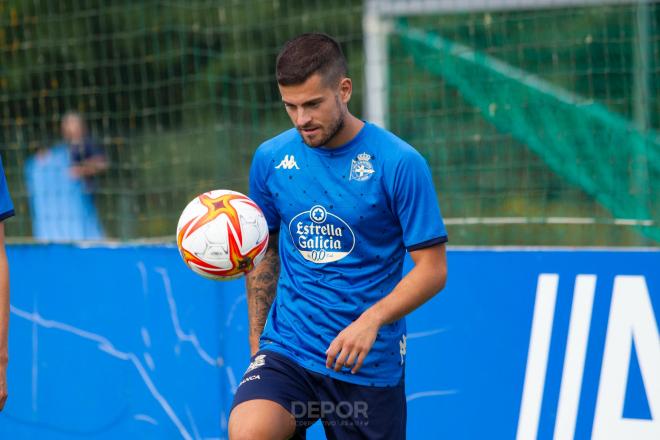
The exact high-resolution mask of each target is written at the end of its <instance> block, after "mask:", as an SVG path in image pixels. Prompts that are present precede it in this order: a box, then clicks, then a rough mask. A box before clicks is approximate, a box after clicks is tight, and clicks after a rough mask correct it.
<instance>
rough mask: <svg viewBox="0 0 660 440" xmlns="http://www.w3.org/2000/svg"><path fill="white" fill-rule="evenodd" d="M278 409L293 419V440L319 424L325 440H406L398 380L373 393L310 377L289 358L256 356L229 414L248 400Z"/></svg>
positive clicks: (319, 376)
mask: <svg viewBox="0 0 660 440" xmlns="http://www.w3.org/2000/svg"><path fill="white" fill-rule="evenodd" d="M254 399H266V400H271V401H273V402H276V403H279V404H280V405H281V406H282V407H283V408H284V409H286V410H287V411H289V412H290V413H291V414H293V416H294V417H295V418H296V433H295V435H294V436H293V437H292V438H293V439H304V438H305V432H306V431H307V428H309V427H310V426H311V425H312V424H313V423H315V422H316V421H318V420H321V422H322V423H323V427H324V429H325V434H326V436H327V438H328V439H330V440H334V439H339V440H344V439H369V440H375V439H387V440H399V439H405V438H406V393H405V387H404V380H403V377H402V378H401V382H400V383H399V384H398V385H396V386H393V387H372V386H364V385H356V384H353V383H349V382H345V381H341V380H337V379H334V378H332V377H329V376H324V375H322V374H318V373H315V372H312V371H309V370H307V369H305V368H303V367H301V366H300V365H298V364H297V363H295V362H294V361H293V360H291V359H289V358H288V357H286V356H284V355H281V354H279V353H275V352H272V351H268V350H261V351H259V352H258V353H257V354H256V355H254V356H253V357H252V359H250V367H249V368H248V370H247V371H246V372H245V375H244V376H243V378H242V379H241V383H240V385H239V386H238V390H237V391H236V395H235V396H234V403H233V404H232V409H233V408H234V407H235V406H236V405H238V404H240V403H242V402H246V401H248V400H254Z"/></svg>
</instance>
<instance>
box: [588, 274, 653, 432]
mask: <svg viewBox="0 0 660 440" xmlns="http://www.w3.org/2000/svg"><path fill="white" fill-rule="evenodd" d="M613 290H614V292H613V294H612V305H611V307H610V317H609V323H608V326H607V336H606V338H605V352H604V354H603V366H602V368H601V373H600V384H599V386H598V399H597V401H596V414H595V416H594V426H593V434H592V438H593V439H595V440H607V439H621V438H626V439H628V438H629V439H635V440H657V439H660V335H659V334H658V323H657V322H656V320H655V317H654V316H653V306H652V304H651V299H650V297H649V291H648V288H647V286H646V282H645V280H644V277H641V276H618V277H616V279H615V280H614V289H613ZM633 342H634V347H635V348H636V350H637V359H638V361H639V369H640V371H641V374H642V379H643V382H644V389H645V391H646V398H647V401H648V404H649V409H650V410H651V417H652V420H640V419H629V418H624V417H623V405H624V403H625V399H626V385H627V383H626V382H627V380H628V368H629V366H630V355H631V351H632V348H633Z"/></svg>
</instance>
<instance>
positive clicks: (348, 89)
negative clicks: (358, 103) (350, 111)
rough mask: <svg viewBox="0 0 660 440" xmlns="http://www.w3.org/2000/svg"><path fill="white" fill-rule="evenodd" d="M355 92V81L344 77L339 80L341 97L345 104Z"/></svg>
mask: <svg viewBox="0 0 660 440" xmlns="http://www.w3.org/2000/svg"><path fill="white" fill-rule="evenodd" d="M352 93H353V81H351V79H350V78H342V80H341V81H339V97H340V98H341V101H342V102H343V103H344V104H348V101H350V100H351V94H352Z"/></svg>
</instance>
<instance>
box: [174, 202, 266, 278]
mask: <svg viewBox="0 0 660 440" xmlns="http://www.w3.org/2000/svg"><path fill="white" fill-rule="evenodd" d="M176 237H177V238H176V242H177V246H178V247H179V252H180V253H181V256H182V257H183V261H184V262H185V263H186V264H187V265H188V267H190V269H192V270H193V271H194V272H195V273H197V274H199V275H201V276H203V277H205V278H210V279H213V280H231V279H235V278H239V277H241V276H243V275H244V274H246V273H248V272H250V271H251V270H252V269H254V267H255V266H256V265H257V264H259V262H260V261H261V260H262V259H263V257H264V254H265V253H266V248H267V247H268V224H267V223H266V218H265V217H264V214H263V213H262V212H261V209H259V207H258V206H257V204H256V203H254V202H253V201H252V199H250V198H249V197H247V196H246V195H244V194H241V193H239V192H236V191H230V190H224V189H219V190H215V191H209V192H206V193H204V194H200V195H199V196H197V197H195V198H194V199H193V200H192V201H191V202H190V203H188V205H187V206H186V207H185V209H184V210H183V212H182V213H181V217H180V218H179V224H178V226H177V230H176Z"/></svg>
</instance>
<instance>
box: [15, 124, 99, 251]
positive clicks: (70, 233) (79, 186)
mask: <svg viewBox="0 0 660 440" xmlns="http://www.w3.org/2000/svg"><path fill="white" fill-rule="evenodd" d="M61 128H62V142H60V143H58V144H56V145H54V146H52V147H51V148H49V149H47V150H43V151H40V152H38V153H37V154H36V155H34V156H33V157H31V158H30V159H28V160H27V161H26V164H25V176H26V186H27V189H28V194H29V201H30V211H31V214H32V234H33V236H34V238H35V239H37V240H47V241H73V240H101V239H103V238H104V237H105V233H104V231H103V226H102V224H101V221H100V218H99V215H98V212H97V209H96V204H95V200H94V195H95V192H96V190H97V189H98V182H97V178H98V176H99V175H100V174H101V173H103V172H104V171H105V170H106V169H107V168H108V161H107V158H106V156H105V154H104V152H103V150H102V149H101V148H100V147H99V146H98V145H97V144H96V143H95V142H94V141H93V140H92V138H91V137H90V136H89V135H88V134H87V129H86V126H85V122H84V120H83V118H82V116H81V115H80V114H78V113H75V112H68V113H66V114H65V115H64V116H63V117H62V125H61Z"/></svg>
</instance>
